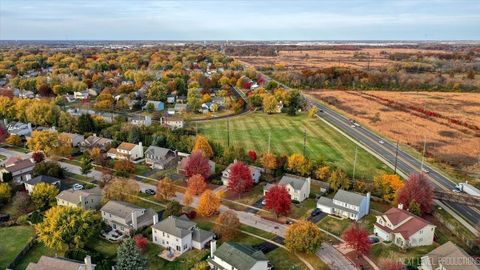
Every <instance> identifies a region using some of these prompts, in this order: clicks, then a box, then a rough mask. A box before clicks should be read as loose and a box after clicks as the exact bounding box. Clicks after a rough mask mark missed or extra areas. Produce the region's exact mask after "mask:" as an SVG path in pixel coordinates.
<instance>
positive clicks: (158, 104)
mask: <svg viewBox="0 0 480 270" xmlns="http://www.w3.org/2000/svg"><path fill="white" fill-rule="evenodd" d="M150 104H151V105H150ZM149 106H150V107H151V106H153V110H154V111H157V112H160V111H163V110H164V109H165V103H163V102H161V101H155V100H148V101H147V104H145V106H143V107H142V110H147V109H148V107H149Z"/></svg>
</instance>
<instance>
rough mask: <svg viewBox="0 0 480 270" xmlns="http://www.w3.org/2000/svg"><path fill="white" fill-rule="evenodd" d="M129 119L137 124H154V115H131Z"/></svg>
mask: <svg viewBox="0 0 480 270" xmlns="http://www.w3.org/2000/svg"><path fill="white" fill-rule="evenodd" d="M128 121H129V122H130V123H131V124H132V125H136V126H146V127H148V126H150V125H152V117H151V116H150V115H134V116H129V117H128Z"/></svg>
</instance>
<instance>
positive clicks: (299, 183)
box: [279, 174, 308, 190]
mask: <svg viewBox="0 0 480 270" xmlns="http://www.w3.org/2000/svg"><path fill="white" fill-rule="evenodd" d="M279 184H280V185H283V186H285V185H287V184H290V185H291V186H292V187H293V188H294V189H295V190H300V189H302V187H303V186H304V185H305V184H308V182H307V181H306V180H305V178H303V177H300V176H295V175H291V174H286V175H284V176H283V177H282V179H280V182H279Z"/></svg>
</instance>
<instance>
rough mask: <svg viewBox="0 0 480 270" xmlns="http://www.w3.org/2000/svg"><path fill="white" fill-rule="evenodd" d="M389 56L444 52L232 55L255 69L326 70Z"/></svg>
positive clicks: (372, 63)
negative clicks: (275, 67) (267, 67)
mask: <svg viewBox="0 0 480 270" xmlns="http://www.w3.org/2000/svg"><path fill="white" fill-rule="evenodd" d="M386 52H388V54H393V53H426V52H428V53H442V54H443V53H445V54H448V53H450V52H446V51H441V50H421V49H410V48H362V49H359V50H298V51H279V52H278V55H277V56H240V57H239V56H236V57H235V58H237V59H239V60H242V61H243V62H246V63H248V64H251V65H254V66H256V67H261V66H269V65H283V66H285V67H290V68H296V69H303V68H328V67H355V68H368V67H370V68H374V67H382V66H386V65H388V64H392V63H394V62H395V61H392V60H390V59H389V58H388V56H389V55H388V54H387V53H386Z"/></svg>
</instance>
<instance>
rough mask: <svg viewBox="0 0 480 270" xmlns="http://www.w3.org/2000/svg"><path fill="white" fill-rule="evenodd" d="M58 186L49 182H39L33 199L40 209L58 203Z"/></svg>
mask: <svg viewBox="0 0 480 270" xmlns="http://www.w3.org/2000/svg"><path fill="white" fill-rule="evenodd" d="M57 195H58V188H57V187H56V186H54V185H52V184H48V183H38V184H36V185H35V187H34V188H33V191H32V201H33V203H34V204H35V206H36V207H37V208H38V209H40V210H45V209H47V208H49V207H51V206H53V205H54V204H55V203H56V198H55V197H56V196H57Z"/></svg>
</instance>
